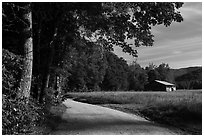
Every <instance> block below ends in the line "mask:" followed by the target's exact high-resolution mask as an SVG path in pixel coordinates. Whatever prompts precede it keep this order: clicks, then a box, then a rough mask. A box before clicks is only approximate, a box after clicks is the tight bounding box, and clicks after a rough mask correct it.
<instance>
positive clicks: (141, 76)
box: [128, 62, 148, 91]
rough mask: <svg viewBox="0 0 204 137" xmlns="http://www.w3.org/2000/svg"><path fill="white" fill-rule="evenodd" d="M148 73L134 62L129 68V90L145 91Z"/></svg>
mask: <svg viewBox="0 0 204 137" xmlns="http://www.w3.org/2000/svg"><path fill="white" fill-rule="evenodd" d="M147 77H148V76H147V74H146V71H145V70H144V69H143V68H141V66H140V65H139V64H137V63H136V62H133V63H132V64H131V65H130V66H129V75H128V81H129V90H136V91H137V90H144V86H145V84H146V83H147Z"/></svg>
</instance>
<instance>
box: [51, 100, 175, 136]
mask: <svg viewBox="0 0 204 137" xmlns="http://www.w3.org/2000/svg"><path fill="white" fill-rule="evenodd" d="M64 105H65V106H66V107H67V108H66V111H65V112H64V113H63V114H62V115H61V118H62V119H63V120H62V121H55V122H56V123H57V127H56V128H55V130H54V131H53V132H52V133H51V134H55V135H56V134H60V135H76V134H80V135H119V134H123V135H139V134H145V135H152V134H160V135H161V134H162V135H165V134H178V133H175V132H174V131H173V130H170V129H168V128H165V127H161V125H158V124H155V123H152V122H150V121H147V120H145V119H144V118H142V117H139V116H136V115H132V114H127V113H124V112H121V111H117V110H113V109H109V108H105V107H101V106H96V105H91V104H86V103H80V102H76V101H73V100H71V99H67V100H66V101H64Z"/></svg>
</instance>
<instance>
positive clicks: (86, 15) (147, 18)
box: [3, 2, 183, 102]
mask: <svg viewBox="0 0 204 137" xmlns="http://www.w3.org/2000/svg"><path fill="white" fill-rule="evenodd" d="M182 5H183V3H175V2H172V3H157V2H156V3H155V2H148V3H142V2H139V3H120V2H119V3H91V4H90V3H32V10H31V12H32V14H33V20H32V22H33V28H34V29H33V38H34V40H33V43H34V47H35V45H38V47H37V48H35V50H37V49H38V50H40V57H39V56H36V53H37V51H35V50H34V63H36V62H37V61H36V60H38V59H39V58H40V63H39V64H37V65H39V66H40V72H36V70H35V68H34V70H33V71H34V72H35V73H34V74H35V76H34V77H39V76H40V77H41V78H40V79H41V81H42V82H40V83H39V85H40V86H41V85H42V86H41V93H40V101H41V102H42V100H43V95H44V93H45V92H44V90H45V89H46V87H47V83H49V77H50V73H51V71H50V68H51V67H52V64H53V60H54V59H53V58H55V54H56V53H55V50H54V49H57V48H61V46H62V45H63V43H64V42H65V41H67V42H68V41H69V43H70V44H71V43H72V41H73V40H72V39H73V38H74V37H76V36H77V37H79V38H82V37H85V38H86V39H87V40H88V39H89V41H93V42H95V43H98V44H99V45H101V47H103V49H106V50H113V46H115V45H116V46H120V47H122V49H123V51H124V52H127V53H129V54H131V55H133V56H137V51H136V50H135V49H134V48H133V47H132V46H131V45H129V44H128V43H127V41H126V40H127V39H134V45H135V46H136V47H138V46H152V45H153V35H152V34H151V26H154V25H160V24H164V25H165V26H169V25H170V24H171V23H172V22H173V21H176V22H181V21H182V20H183V18H182V16H181V14H180V13H179V11H178V9H179V8H180V7H182ZM17 13H18V14H19V12H18V11H17ZM10 14H11V13H10ZM3 15H4V14H3ZM38 38H40V42H37V41H38V40H39V39H38ZM90 39H91V40H90ZM67 46H69V44H68V45H67ZM61 55H62V56H63V54H61ZM30 70H31V68H30ZM30 72H31V71H30ZM27 87H29V86H28V85H27Z"/></svg>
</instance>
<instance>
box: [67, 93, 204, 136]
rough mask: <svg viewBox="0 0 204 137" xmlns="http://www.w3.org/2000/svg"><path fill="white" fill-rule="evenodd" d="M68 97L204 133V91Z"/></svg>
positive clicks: (88, 94) (193, 132) (73, 95)
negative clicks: (203, 96) (203, 104)
mask: <svg viewBox="0 0 204 137" xmlns="http://www.w3.org/2000/svg"><path fill="white" fill-rule="evenodd" d="M67 97H70V98H74V100H77V101H81V102H86V103H90V104H98V105H102V106H105V107H110V108H114V109H117V110H121V111H124V112H128V113H132V114H136V115H141V116H143V117H145V118H147V119H149V120H152V121H155V122H158V123H162V124H166V125H171V126H174V127H177V128H180V129H182V130H183V131H185V132H187V134H202V91H177V92H89V93H68V94H67Z"/></svg>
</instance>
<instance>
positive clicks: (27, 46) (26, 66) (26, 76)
mask: <svg viewBox="0 0 204 137" xmlns="http://www.w3.org/2000/svg"><path fill="white" fill-rule="evenodd" d="M23 8H24V12H23V20H24V21H25V23H26V24H25V28H24V29H23V34H24V38H25V43H24V62H23V71H22V78H21V82H20V91H21V92H22V93H23V97H25V98H26V99H27V101H28V100H29V97H30V89H31V80H32V70H33V66H32V65H33V37H32V12H31V3H26V4H25V6H23Z"/></svg>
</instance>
